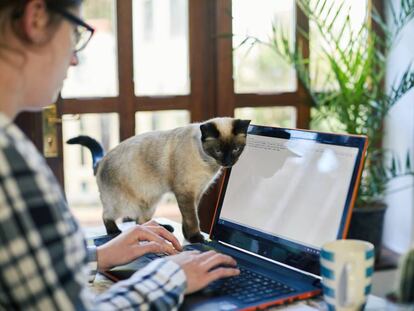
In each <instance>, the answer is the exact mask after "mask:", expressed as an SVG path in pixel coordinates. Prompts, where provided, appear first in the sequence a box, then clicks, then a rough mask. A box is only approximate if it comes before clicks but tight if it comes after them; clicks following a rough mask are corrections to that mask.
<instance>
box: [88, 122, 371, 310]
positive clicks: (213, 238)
mask: <svg viewBox="0 0 414 311" xmlns="http://www.w3.org/2000/svg"><path fill="white" fill-rule="evenodd" d="M366 148H367V138H366V137H365V136H356V135H343V134H332V133H320V132H314V131H307V130H298V129H286V128H275V127H266V126H258V125H250V126H249V129H248V134H247V142H246V147H245V149H244V151H243V153H242V155H241V156H240V158H239V160H238V162H237V163H236V164H235V165H234V166H233V167H232V168H230V169H227V170H226V171H225V173H224V178H223V179H222V180H223V181H222V185H221V190H220V194H219V198H218V201H217V205H216V210H215V214H214V218H213V223H212V226H211V230H210V234H209V238H208V240H207V241H206V242H205V243H204V244H191V245H187V246H186V247H185V248H186V249H199V250H208V249H215V250H217V251H219V252H222V253H225V254H228V255H230V256H232V257H233V258H235V259H236V261H237V263H238V267H239V268H240V271H241V273H240V275H239V276H236V277H231V278H227V279H222V280H218V281H215V282H213V283H212V284H210V285H209V286H208V287H206V288H205V289H203V290H201V291H199V292H197V293H194V294H191V295H188V296H186V297H185V299H184V303H183V305H182V307H181V309H182V310H256V309H261V308H266V307H269V306H272V305H280V304H285V303H290V302H293V301H296V300H301V299H307V298H311V297H314V296H317V295H319V294H321V292H322V289H321V282H320V281H321V276H320V265H319V254H320V249H321V246H322V245H323V244H324V243H326V242H328V241H332V240H335V239H341V238H345V237H346V234H347V230H348V225H349V221H350V217H351V211H352V208H353V205H354V202H355V198H356V192H357V189H358V185H359V180H360V176H361V172H362V167H363V160H364V156H365V152H366ZM101 242H102V241H101ZM96 243H100V241H99V240H97V241H96ZM159 256H160V255H159V254H148V255H147V256H143V257H141V258H139V259H138V260H136V261H134V262H132V263H130V264H128V265H125V266H120V267H116V268H114V269H112V270H110V271H107V272H105V274H106V275H107V276H108V277H109V278H111V279H112V280H120V279H125V278H128V277H129V276H130V275H131V274H133V273H134V272H135V271H136V270H138V269H139V268H141V267H143V266H145V265H146V264H147V263H148V261H150V260H153V259H154V258H157V257H159Z"/></svg>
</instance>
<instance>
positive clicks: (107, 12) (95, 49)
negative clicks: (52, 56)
mask: <svg viewBox="0 0 414 311" xmlns="http://www.w3.org/2000/svg"><path fill="white" fill-rule="evenodd" d="M115 3H116V2H115V0H88V1H85V6H84V10H83V15H84V18H85V20H86V21H87V22H88V23H89V24H90V25H92V26H93V27H94V28H95V29H96V32H95V35H94V36H93V40H91V42H89V44H88V46H87V47H86V48H85V49H84V50H82V51H81V52H80V53H79V54H78V58H79V65H78V66H76V67H71V68H70V69H69V72H68V78H67V79H66V81H65V84H64V88H63V90H62V97H63V98H81V97H111V96H117V95H118V92H119V91H118V68H117V44H116V43H117V35H116V28H117V26H116V9H115Z"/></svg>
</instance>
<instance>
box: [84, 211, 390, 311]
mask: <svg viewBox="0 0 414 311" xmlns="http://www.w3.org/2000/svg"><path fill="white" fill-rule="evenodd" d="M156 221H158V222H159V223H162V224H170V225H172V226H173V227H174V229H175V231H174V234H175V236H176V237H177V239H178V240H179V241H180V243H182V244H188V242H187V241H185V239H184V236H183V234H182V231H181V225H180V224H179V223H177V222H174V221H171V220H169V219H166V218H157V219H156ZM133 225H134V223H132V222H130V223H122V224H120V228H121V229H122V230H124V229H126V228H129V227H131V226H133ZM84 231H85V235H86V237H88V238H90V237H93V236H98V235H103V234H105V233H106V232H105V228H104V227H103V226H102V227H93V228H84ZM112 284H113V282H112V281H111V280H109V279H108V278H106V277H105V276H103V275H101V274H98V275H97V277H96V279H95V282H94V283H93V284H92V285H91V288H92V290H93V291H95V292H99V293H100V292H104V291H105V290H106V289H107V288H108V287H110V286H111V285H112ZM268 310H289V311H312V310H327V308H326V305H325V303H324V302H323V300H322V299H321V298H318V299H311V300H307V301H302V302H297V303H294V304H292V305H289V306H281V307H273V308H270V309H268ZM365 310H372V311H374V310H375V311H380V310H387V306H386V301H385V300H384V299H382V298H379V297H376V296H372V295H370V296H369V297H368V303H367V306H366V308H365Z"/></svg>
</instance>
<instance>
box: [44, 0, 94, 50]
mask: <svg viewBox="0 0 414 311" xmlns="http://www.w3.org/2000/svg"><path fill="white" fill-rule="evenodd" d="M49 9H50V10H52V11H55V12H56V13H59V14H60V15H62V16H63V17H64V18H66V19H67V20H68V21H70V22H71V23H72V24H74V25H75V30H74V35H75V50H74V52H75V53H77V52H79V51H81V50H83V49H84V48H85V47H86V46H87V45H88V43H89V41H90V40H91V38H92V36H93V34H94V32H95V29H94V28H93V27H92V26H90V25H88V24H87V23H85V22H84V21H83V20H81V19H80V18H79V17H77V16H76V15H74V14H72V13H70V12H68V11H66V10H63V9H61V8H60V7H56V6H53V5H50V6H49Z"/></svg>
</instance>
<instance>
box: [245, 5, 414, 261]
mask: <svg viewBox="0 0 414 311" xmlns="http://www.w3.org/2000/svg"><path fill="white" fill-rule="evenodd" d="M368 2H369V1H368ZM297 3H298V5H299V7H300V9H301V10H302V11H303V13H304V14H305V15H306V16H307V18H308V19H309V24H310V29H311V31H309V32H308V31H303V30H302V29H299V31H300V34H301V36H300V37H301V38H303V39H305V40H308V42H309V46H310V51H311V53H310V56H308V55H306V54H304V50H305V49H304V48H303V40H298V41H297V42H293V41H292V40H291V39H290V38H289V36H288V35H286V33H285V32H284V30H283V28H282V27H279V25H278V23H277V21H275V22H274V24H273V27H272V30H273V31H272V36H271V37H270V38H269V40H268V41H263V40H260V39H258V38H255V37H247V38H246V39H245V40H244V41H243V43H242V44H248V43H252V44H262V45H266V46H268V47H269V48H270V49H271V50H273V51H274V52H276V53H277V54H278V55H279V56H282V58H283V59H284V60H286V61H287V62H288V63H289V64H291V65H293V66H294V68H295V69H296V73H297V75H298V78H299V82H300V84H301V85H302V86H303V87H304V89H305V90H306V92H307V93H308V95H309V98H310V102H311V104H312V110H311V116H312V122H311V127H312V128H313V129H319V130H328V131H334V132H347V133H352V134H363V135H367V136H368V139H369V146H368V150H367V154H366V160H365V168H364V171H363V175H362V179H361V184H360V188H359V191H358V198H357V202H356V208H355V209H354V213H353V216H352V220H351V227H350V232H349V235H350V237H352V238H359V239H364V240H368V241H370V242H372V243H374V245H375V246H376V251H377V253H376V257H377V258H379V255H380V254H379V251H380V249H381V238H382V227H383V216H384V211H385V203H384V196H385V193H386V191H387V184H388V182H389V181H390V180H391V179H394V178H396V177H399V176H405V175H408V174H413V170H412V167H411V161H410V155H409V154H408V153H407V155H403V156H401V155H400V156H397V155H395V154H394V153H393V152H392V151H390V150H386V149H385V148H384V147H383V146H382V140H383V137H384V127H383V123H384V119H385V118H386V116H387V114H388V113H389V111H390V109H391V108H392V107H393V106H394V105H395V104H396V103H397V102H398V100H399V99H400V98H401V97H402V96H403V95H404V94H406V93H407V92H408V91H409V90H411V89H412V88H413V86H414V70H413V69H412V68H411V67H408V68H406V70H405V71H404V72H403V73H402V74H401V76H399V77H398V78H397V79H396V80H395V82H394V84H393V85H391V87H389V88H387V89H386V88H385V87H384V80H385V74H386V67H387V57H388V55H389V53H390V51H391V49H392V47H393V45H394V43H395V40H396V39H397V38H398V36H399V34H400V32H401V30H402V29H403V28H404V26H405V25H406V24H407V23H408V22H409V21H410V20H412V19H413V17H414V2H413V1H411V0H401V10H399V11H398V12H396V10H395V9H394V8H393V7H390V8H389V9H390V11H391V12H392V14H390V15H391V21H390V22H389V25H391V27H389V25H387V23H386V21H385V20H384V18H383V17H382V15H381V14H378V12H377V11H376V9H375V7H371V8H370V9H369V10H367V12H368V13H367V15H366V16H365V17H364V18H363V19H362V20H361V21H359V22H356V21H355V20H352V18H351V17H350V16H351V14H349V10H351V9H352V7H351V6H349V5H348V6H347V2H345V1H332V0H297ZM364 227H365V229H364Z"/></svg>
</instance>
